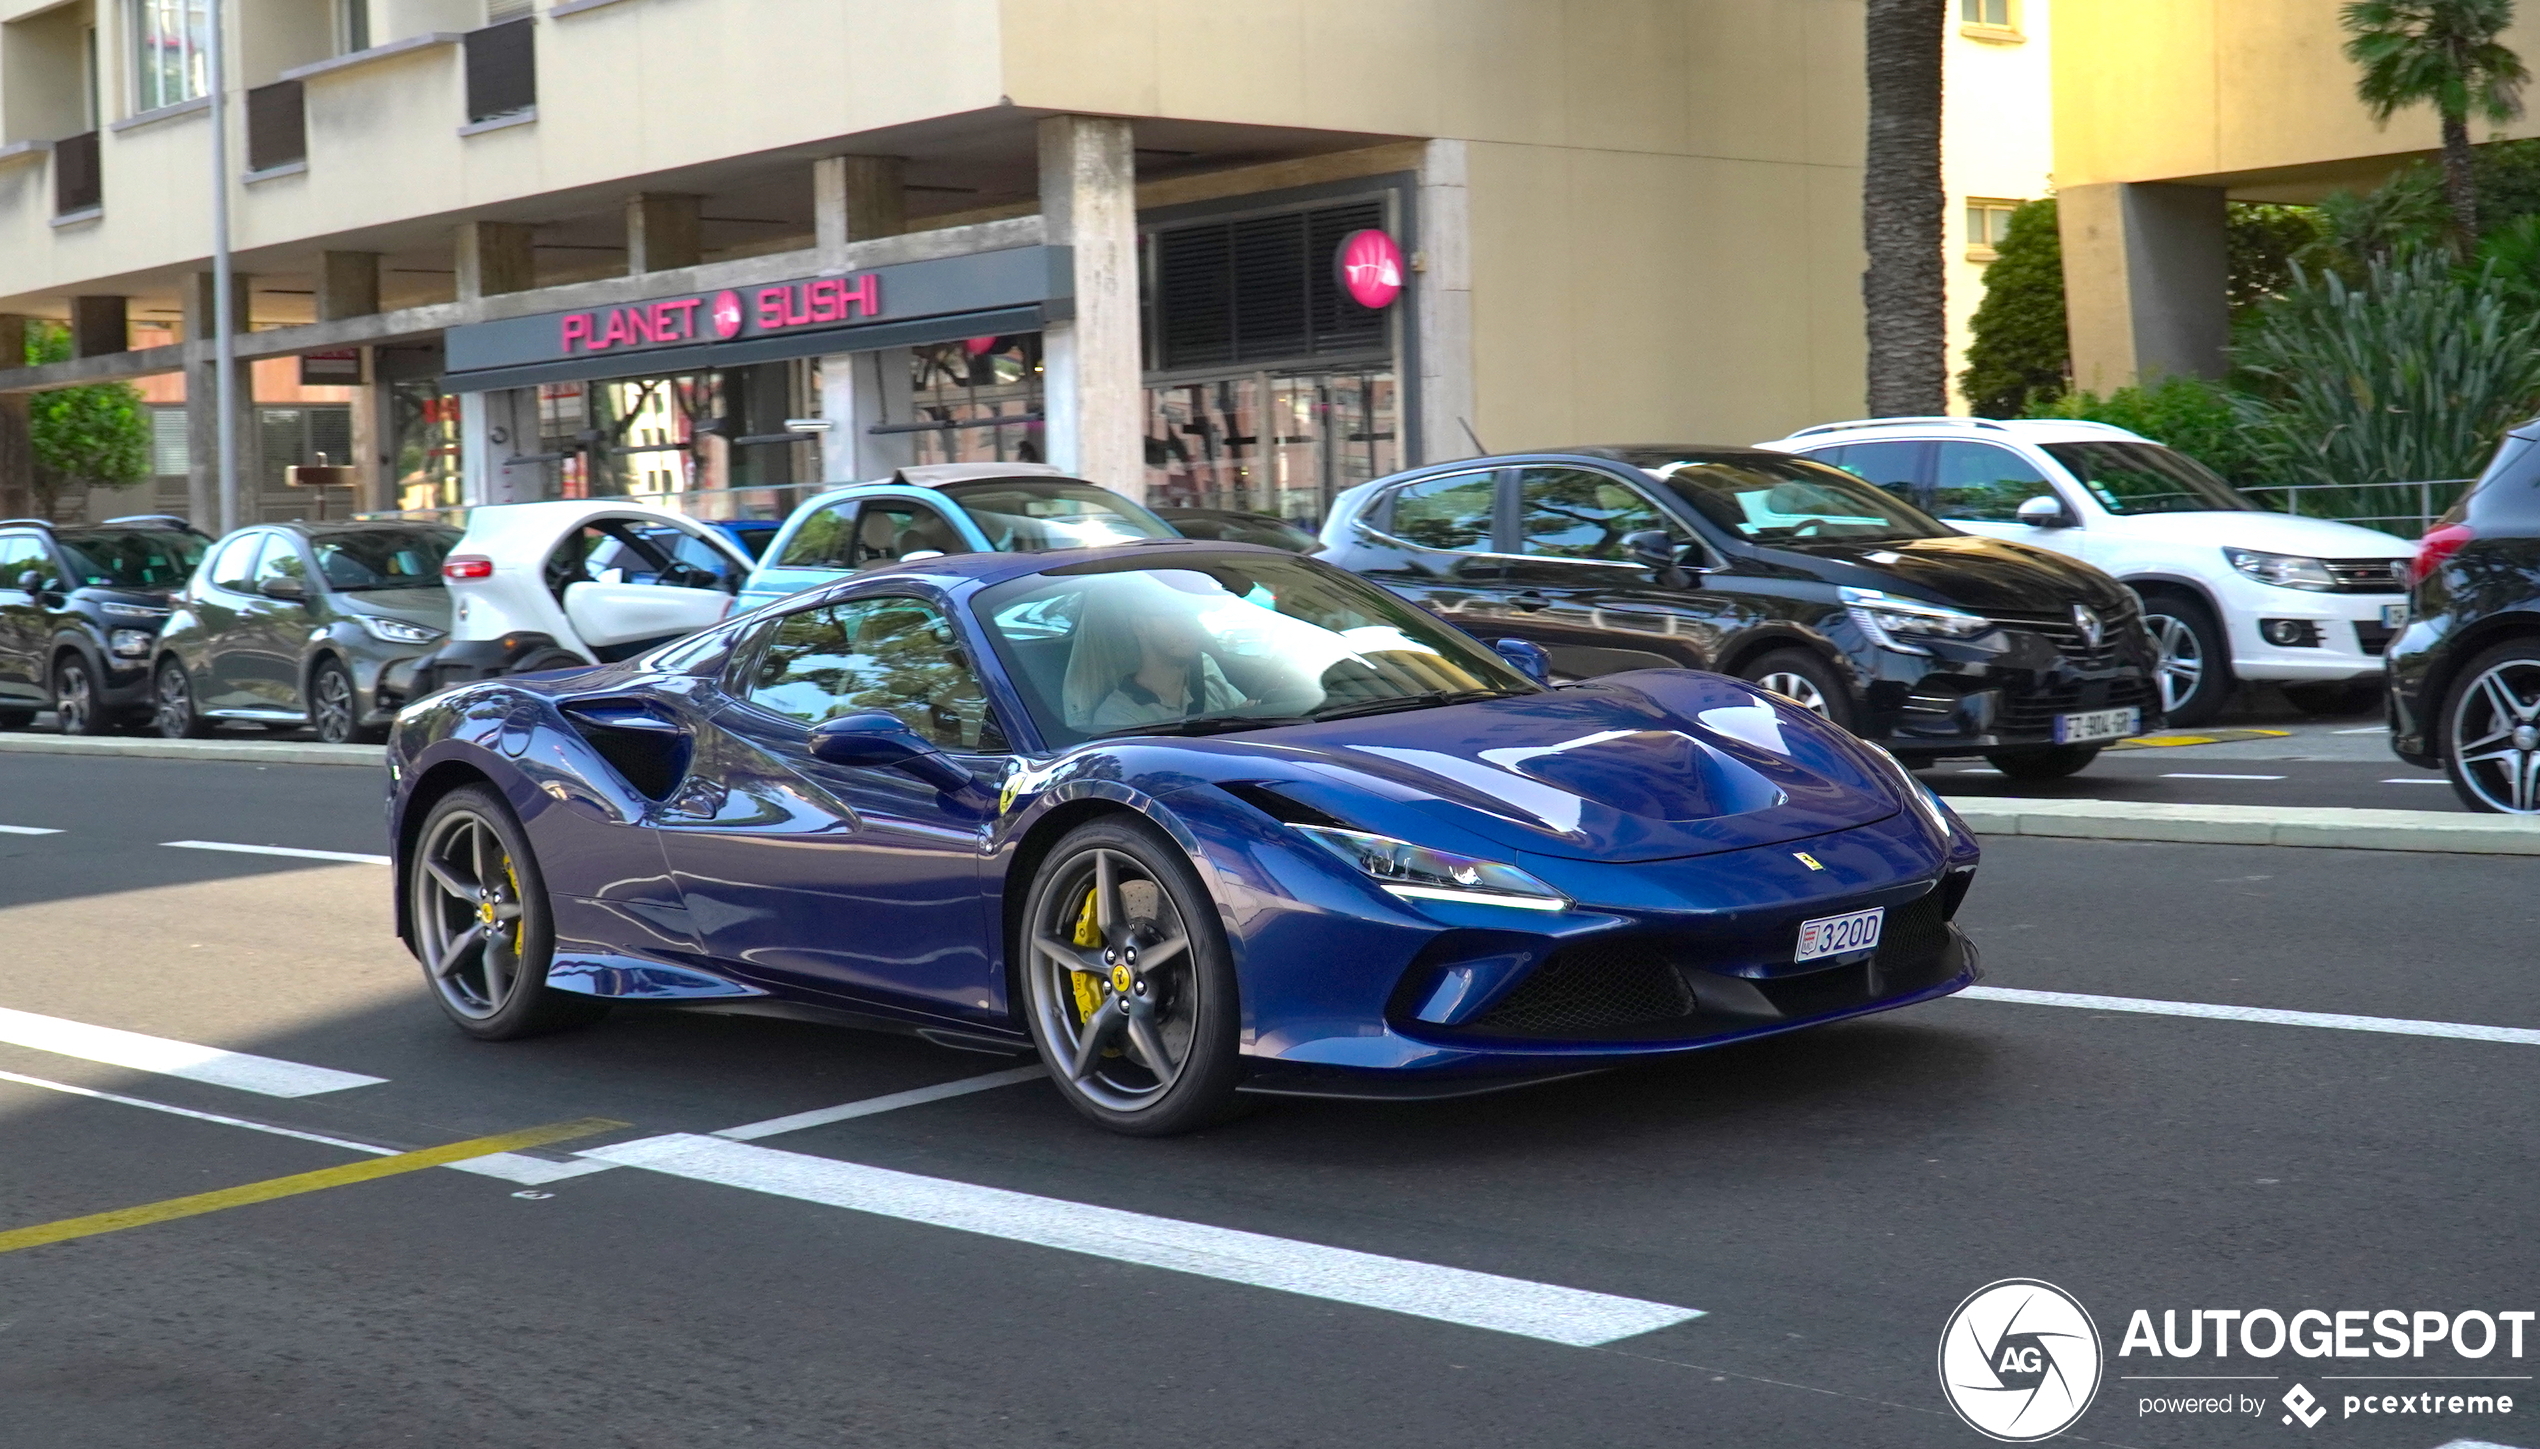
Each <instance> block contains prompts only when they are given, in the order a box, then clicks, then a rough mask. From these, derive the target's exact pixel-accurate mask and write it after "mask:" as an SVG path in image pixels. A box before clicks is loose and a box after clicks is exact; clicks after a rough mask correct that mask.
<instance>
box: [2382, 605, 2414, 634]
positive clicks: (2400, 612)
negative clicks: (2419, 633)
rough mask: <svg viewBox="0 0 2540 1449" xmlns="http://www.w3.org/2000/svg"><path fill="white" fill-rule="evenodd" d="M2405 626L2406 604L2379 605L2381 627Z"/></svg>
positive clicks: (2395, 627)
mask: <svg viewBox="0 0 2540 1449" xmlns="http://www.w3.org/2000/svg"><path fill="white" fill-rule="evenodd" d="M2407 626H2408V606H2407V605H2405V604H2384V605H2382V606H2381V627H2382V628H2384V629H2404V628H2406V627H2407Z"/></svg>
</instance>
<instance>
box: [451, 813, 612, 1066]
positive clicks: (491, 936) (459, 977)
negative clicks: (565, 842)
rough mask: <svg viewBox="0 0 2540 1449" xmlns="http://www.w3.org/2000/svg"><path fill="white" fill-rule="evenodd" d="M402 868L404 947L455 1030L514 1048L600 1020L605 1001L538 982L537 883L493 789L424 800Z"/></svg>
mask: <svg viewBox="0 0 2540 1449" xmlns="http://www.w3.org/2000/svg"><path fill="white" fill-rule="evenodd" d="M405 865H406V880H405V890H406V910H407V922H408V926H409V928H410V931H411V935H410V936H409V938H408V941H407V944H408V946H409V947H410V948H411V949H412V950H413V951H414V954H415V959H416V960H417V961H419V962H421V963H422V966H423V979H424V984H425V986H426V987H428V988H429V989H430V990H431V992H432V999H433V1000H434V1001H435V1002H437V1003H439V1005H440V1007H441V1010H442V1014H443V1015H446V1016H447V1017H449V1018H450V1021H451V1023H452V1024H453V1025H455V1026H457V1027H458V1029H459V1030H461V1031H463V1032H465V1033H467V1034H468V1035H469V1036H472V1037H475V1038H476V1039H477V1040H479V1041H517V1040H519V1039H521V1038H523V1037H532V1036H543V1035H545V1034H547V1033H548V1032H554V1031H563V1030H566V1029H568V1028H571V1027H577V1026H587V1025H589V1024H590V1023H592V1022H594V1021H597V1020H599V1019H600V1018H601V1017H603V1016H606V1015H607V1014H608V1009H609V1004H608V1003H607V1002H606V1001H603V1000H599V999H597V998H594V997H589V996H580V995H576V994H574V993H572V992H569V991H558V990H556V989H555V988H554V987H551V986H549V985H548V984H547V964H548V961H549V959H550V958H551V957H552V956H553V955H554V954H555V941H556V938H555V914H554V910H553V908H552V907H551V906H550V904H549V902H548V899H547V883H546V878H545V877H544V876H543V875H541V874H540V873H539V871H538V859H537V856H536V855H535V854H533V853H532V852H531V850H530V846H529V836H528V834H527V833H526V832H525V831H523V830H522V829H521V828H520V821H519V820H518V819H517V818H516V817H514V816H513V814H512V812H511V807H510V806H508V805H506V804H504V803H503V797H502V796H501V795H500V794H498V793H496V792H495V790H494V787H492V786H491V785H463V786H461V787H459V788H458V789H456V790H453V791H451V792H450V793H449V794H447V795H444V796H442V797H441V798H440V799H439V800H437V801H435V802H433V805H432V809H431V810H430V811H429V812H428V813H427V814H426V815H425V816H424V819H423V828H422V829H421V830H419V831H417V832H416V834H415V846H414V851H413V853H412V854H411V855H410V856H408V857H407V859H406V863H405ZM489 882H490V883H489ZM481 883H484V884H481Z"/></svg>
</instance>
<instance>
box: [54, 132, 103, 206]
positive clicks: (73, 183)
mask: <svg viewBox="0 0 2540 1449" xmlns="http://www.w3.org/2000/svg"><path fill="white" fill-rule="evenodd" d="M105 202H106V186H105V178H104V176H103V175H101V174H100V173H99V171H98V167H97V133H96V132H94V131H82V132H81V133H79V134H78V135H76V136H64V137H63V138H62V139H60V140H58V141H56V142H54V143H53V214H54V215H55V216H77V215H79V214H80V213H81V212H83V211H95V210H96V209H97V208H98V207H100V206H103V205H105Z"/></svg>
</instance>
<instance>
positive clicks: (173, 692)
mask: <svg viewBox="0 0 2540 1449" xmlns="http://www.w3.org/2000/svg"><path fill="white" fill-rule="evenodd" d="M150 727H151V728H152V729H153V730H156V731H157V732H158V736H159V738H160V739H163V740H199V739H201V738H202V737H203V736H205V735H207V734H210V733H211V732H212V726H211V722H210V721H209V720H206V719H204V718H203V715H202V712H201V711H199V710H197V709H195V708H194V679H193V676H191V675H189V674H187V673H186V672H185V665H184V664H183V663H182V662H181V661H179V660H176V659H173V658H171V659H162V660H160V661H159V672H158V674H157V675H156V676H154V677H153V679H152V681H151V706H150Z"/></svg>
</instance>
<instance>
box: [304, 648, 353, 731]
mask: <svg viewBox="0 0 2540 1449" xmlns="http://www.w3.org/2000/svg"><path fill="white" fill-rule="evenodd" d="M309 694H310V702H311V704H313V705H314V706H315V709H314V711H313V712H314V713H315V714H316V716H317V718H316V720H315V723H316V725H317V737H318V738H319V739H321V740H324V741H325V742H326V743H328V744H330V745H341V744H347V743H350V742H351V740H352V738H353V681H351V680H349V679H347V678H345V677H344V671H343V670H341V669H338V668H336V667H335V666H333V665H331V664H330V665H326V666H323V667H321V668H320V669H319V670H318V672H317V678H316V679H315V680H314V681H312V682H311V684H310V687H309Z"/></svg>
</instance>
